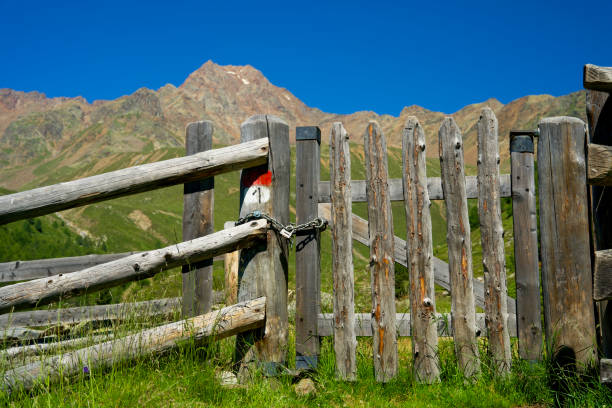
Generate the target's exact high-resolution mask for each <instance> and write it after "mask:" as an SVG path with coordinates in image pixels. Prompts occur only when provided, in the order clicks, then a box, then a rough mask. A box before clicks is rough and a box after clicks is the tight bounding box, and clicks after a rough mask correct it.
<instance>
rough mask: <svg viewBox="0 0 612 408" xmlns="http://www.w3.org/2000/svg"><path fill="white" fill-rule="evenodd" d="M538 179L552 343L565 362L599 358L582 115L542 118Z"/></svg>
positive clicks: (557, 357) (544, 283) (546, 318)
mask: <svg viewBox="0 0 612 408" xmlns="http://www.w3.org/2000/svg"><path fill="white" fill-rule="evenodd" d="M539 126H540V138H539V140H538V184H539V196H540V233H541V253H542V289H543V296H544V323H545V329H546V339H547V343H548V344H549V346H550V347H551V351H552V353H553V358H554V359H555V360H556V361H558V362H559V363H561V364H568V363H574V362H576V363H578V364H579V368H580V369H584V368H585V367H586V366H588V365H590V364H592V363H594V358H595V349H594V345H595V318H594V307H593V286H592V284H593V283H592V277H591V257H590V241H589V218H588V201H587V186H586V167H585V151H584V150H585V149H584V146H585V145H584V143H585V126H584V122H582V121H581V120H580V119H577V118H570V117H555V118H548V119H544V120H542V121H541V122H540V124H539Z"/></svg>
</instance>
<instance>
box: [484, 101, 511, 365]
mask: <svg viewBox="0 0 612 408" xmlns="http://www.w3.org/2000/svg"><path fill="white" fill-rule="evenodd" d="M477 130H478V131H477V134H478V160H477V163H478V216H479V220H480V242H481V245H482V265H483V269H484V284H485V293H486V294H487V296H486V298H485V315H486V317H487V319H486V321H487V332H488V339H489V355H490V357H491V362H492V364H493V366H494V371H495V372H496V373H497V374H500V375H506V374H508V373H509V372H510V364H511V362H512V355H511V354H510V336H509V334H508V308H507V307H506V302H505V300H506V294H507V289H506V259H505V253H504V227H503V225H502V218H501V202H500V194H499V191H500V187H499V184H500V183H499V145H498V130H497V118H496V117H495V114H494V113H493V111H492V110H491V108H488V107H486V108H484V109H483V110H482V112H481V113H480V119H479V120H478V125H477Z"/></svg>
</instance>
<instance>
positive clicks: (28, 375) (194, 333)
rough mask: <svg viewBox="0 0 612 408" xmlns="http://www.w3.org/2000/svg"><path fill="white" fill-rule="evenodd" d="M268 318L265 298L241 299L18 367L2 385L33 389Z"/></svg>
mask: <svg viewBox="0 0 612 408" xmlns="http://www.w3.org/2000/svg"><path fill="white" fill-rule="evenodd" d="M265 318H266V299H265V298H259V299H255V300H251V301H248V302H242V303H238V304H236V305H232V306H228V307H225V308H223V309H221V310H218V311H214V312H211V313H207V314H205V315H201V316H197V317H192V318H189V319H186V320H181V321H178V322H174V323H169V324H166V325H163V326H159V327H155V328H153V329H148V330H144V331H142V332H140V333H138V334H133V335H130V336H127V337H124V338H121V339H117V340H111V341H106V342H104V343H101V344H96V345H94V346H90V347H87V348H84V349H80V350H77V351H73V352H68V353H64V354H61V355H58V356H54V357H49V358H43V359H41V360H39V361H36V362H33V363H30V364H27V365H25V366H21V367H17V368H15V369H13V370H10V371H7V372H5V373H4V376H3V384H2V389H3V391H6V392H11V391H13V390H17V389H24V390H30V389H32V388H34V387H35V386H36V385H38V384H43V383H45V382H47V381H48V382H50V383H53V382H55V381H57V380H58V379H59V377H60V376H64V377H70V376H73V375H76V374H79V373H82V372H83V370H84V368H85V367H87V369H88V371H89V372H90V373H91V372H96V370H98V369H100V368H103V367H105V366H109V365H112V364H115V363H117V362H119V361H122V360H128V359H132V358H136V357H138V356H142V355H145V354H151V353H159V352H162V351H164V350H167V349H170V348H173V347H176V345H177V344H178V343H179V342H181V341H185V340H187V339H189V338H194V339H195V340H200V339H205V338H207V337H214V338H215V339H222V338H224V337H228V336H233V335H235V334H237V333H240V332H243V331H245V330H252V329H254V328H257V327H261V326H263V324H264V321H265Z"/></svg>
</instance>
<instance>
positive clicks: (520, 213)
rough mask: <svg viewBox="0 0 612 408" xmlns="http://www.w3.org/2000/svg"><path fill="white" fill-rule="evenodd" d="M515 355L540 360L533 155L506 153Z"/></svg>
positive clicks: (538, 280) (536, 222) (538, 275)
mask: <svg viewBox="0 0 612 408" xmlns="http://www.w3.org/2000/svg"><path fill="white" fill-rule="evenodd" d="M510 161H511V175H512V222H513V235H514V268H515V269H514V273H515V279H516V310H517V311H516V313H517V316H518V318H517V324H518V338H519V346H518V348H519V356H520V357H521V358H522V359H525V360H529V361H539V360H541V358H542V351H543V349H542V308H541V306H540V303H541V301H540V264H539V258H538V219H537V210H536V190H535V167H534V160H533V153H530V152H510Z"/></svg>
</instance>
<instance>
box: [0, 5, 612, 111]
mask: <svg viewBox="0 0 612 408" xmlns="http://www.w3.org/2000/svg"><path fill="white" fill-rule="evenodd" d="M584 4H588V5H584ZM611 21H612V1H610V0H607V1H599V0H594V1H590V2H588V3H585V2H582V1H571V2H570V1H563V0H559V1H556V2H552V1H550V2H538V1H535V0H534V1H503V2H502V1H500V2H497V1H495V0H489V1H487V2H478V1H470V2H465V3H462V2H444V1H419V2H386V1H382V0H377V1H371V2H361V1H351V2H317V1H301V2H295V3H292V2H288V1H279V2H265V1H250V2H242V1H232V2H229V1H225V2H222V1H215V2H206V1H199V2H182V1H172V2H156V1H149V2H141V3H139V2H129V1H121V2H118V1H113V0H109V1H103V2H83V1H79V2H62V1H54V2H49V1H45V2H28V1H25V0H24V1H13V0H0V88H12V89H17V90H23V91H31V90H38V91H41V92H44V93H46V94H47V95H48V96H77V95H81V96H84V97H85V98H87V99H88V100H89V101H93V100H95V99H114V98H116V97H119V96H121V95H125V94H129V93H132V92H133V91H135V90H136V89H138V88H140V87H142V86H145V87H148V88H153V89H157V88H159V87H161V86H163V85H164V84H166V83H172V84H175V85H180V84H181V83H182V82H183V81H184V79H185V78H186V77H187V76H188V75H189V74H190V73H191V72H192V71H194V70H195V69H197V68H198V67H199V66H201V65H202V64H203V63H204V62H206V61H207V60H209V59H210V60H213V61H214V62H216V63H219V64H223V65H225V64H232V65H244V64H250V65H252V66H254V67H255V68H257V69H259V70H261V71H262V72H263V74H264V75H265V76H266V77H267V78H268V79H269V80H270V81H271V82H272V83H274V84H275V85H278V86H282V87H285V88H287V89H289V90H290V91H291V92H292V93H294V94H295V95H296V96H297V97H298V98H300V99H301V100H302V101H304V102H305V103H306V104H307V105H309V106H312V107H318V108H320V109H322V110H324V111H327V112H335V113H350V112H354V111H357V110H373V111H375V112H377V113H388V114H392V115H397V114H399V112H400V111H401V109H402V108H403V107H404V106H407V105H413V104H416V105H421V106H424V107H426V108H428V109H432V110H437V111H443V112H446V113H452V112H454V111H456V110H458V109H460V108H461V107H463V106H465V105H467V104H470V103H476V102H481V101H484V100H486V99H488V98H497V99H499V100H500V101H502V102H503V103H507V102H509V101H511V100H513V99H516V98H519V97H521V96H524V95H527V94H541V93H548V94H552V95H563V94H567V93H570V92H573V91H576V90H579V89H582V66H583V65H584V64H585V63H594V64H598V65H606V66H612V40H611V39H612V23H611Z"/></svg>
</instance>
